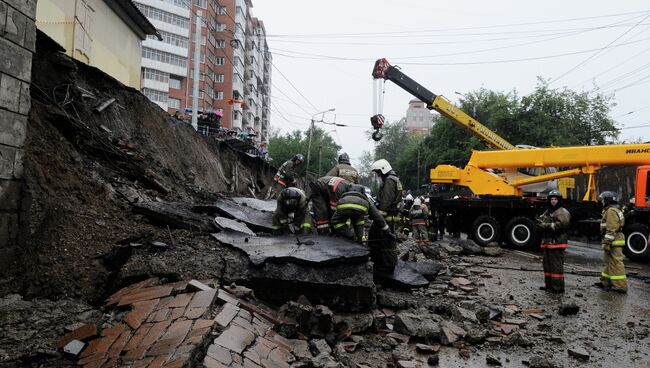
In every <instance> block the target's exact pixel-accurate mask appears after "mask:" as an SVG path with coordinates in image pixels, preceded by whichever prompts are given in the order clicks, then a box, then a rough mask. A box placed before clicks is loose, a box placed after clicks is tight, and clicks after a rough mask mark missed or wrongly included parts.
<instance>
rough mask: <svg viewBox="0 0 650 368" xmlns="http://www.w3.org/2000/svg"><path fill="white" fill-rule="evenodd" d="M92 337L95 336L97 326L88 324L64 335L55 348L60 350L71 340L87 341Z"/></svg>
mask: <svg viewBox="0 0 650 368" xmlns="http://www.w3.org/2000/svg"><path fill="white" fill-rule="evenodd" d="M94 336H97V326H96V325H94V324H91V323H89V324H86V325H83V326H81V327H79V328H77V329H76V330H74V331H72V332H70V333H69V334H67V335H65V336H64V337H63V338H62V339H61V340H60V341H59V344H58V345H57V347H59V348H62V347H64V346H66V345H68V343H69V342H70V341H72V340H79V341H87V340H88V339H89V338H90V337H94Z"/></svg>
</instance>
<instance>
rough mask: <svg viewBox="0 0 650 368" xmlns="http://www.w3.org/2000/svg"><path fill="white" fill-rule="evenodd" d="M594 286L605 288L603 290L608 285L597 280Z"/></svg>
mask: <svg viewBox="0 0 650 368" xmlns="http://www.w3.org/2000/svg"><path fill="white" fill-rule="evenodd" d="M593 286H595V287H597V288H600V289H603V290H604V289H607V286H605V284H603V283H602V282H600V281H598V282H595V283H594V285H593Z"/></svg>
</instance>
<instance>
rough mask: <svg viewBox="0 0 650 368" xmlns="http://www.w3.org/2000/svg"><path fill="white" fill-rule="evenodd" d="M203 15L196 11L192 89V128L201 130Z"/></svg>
mask: <svg viewBox="0 0 650 368" xmlns="http://www.w3.org/2000/svg"><path fill="white" fill-rule="evenodd" d="M201 14H202V12H201V11H200V10H197V11H196V27H195V31H196V33H195V34H194V86H193V88H192V128H194V130H198V129H199V79H200V77H199V74H200V71H201V28H202V27H201Z"/></svg>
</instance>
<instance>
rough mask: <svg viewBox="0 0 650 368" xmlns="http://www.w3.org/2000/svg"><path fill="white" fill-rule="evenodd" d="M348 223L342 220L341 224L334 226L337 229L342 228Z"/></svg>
mask: <svg viewBox="0 0 650 368" xmlns="http://www.w3.org/2000/svg"><path fill="white" fill-rule="evenodd" d="M347 225H348V224H347V223H345V222H341V223H340V224H334V228H335V229H340V228H342V227H344V226H347Z"/></svg>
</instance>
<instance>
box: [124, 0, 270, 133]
mask: <svg viewBox="0 0 650 368" xmlns="http://www.w3.org/2000/svg"><path fill="white" fill-rule="evenodd" d="M136 2H137V3H138V4H139V5H138V6H139V7H140V9H141V10H142V11H143V13H145V15H147V17H151V16H153V15H154V13H152V12H150V11H147V10H146V9H143V7H144V6H147V7H150V8H155V9H158V10H164V9H163V5H164V6H165V7H166V8H167V10H166V11H167V12H168V13H171V14H174V15H176V16H178V17H182V18H183V19H184V22H186V23H183V26H184V25H185V24H187V27H185V28H182V29H178V28H177V29H176V31H177V32H172V29H171V28H169V26H168V25H165V24H161V23H160V22H156V20H155V19H151V18H149V19H150V20H151V22H152V23H153V24H154V25H155V26H156V27H157V28H158V29H159V30H160V31H161V35H162V36H163V38H165V37H166V36H167V34H166V33H164V32H170V33H172V34H174V35H175V36H178V37H182V38H181V44H182V46H184V48H183V49H176V50H173V52H172V50H169V49H166V50H162V49H161V47H167V46H164V45H163V44H164V43H165V41H162V42H161V41H156V40H150V39H147V40H146V41H145V44H144V46H146V47H147V48H151V49H153V50H160V51H166V52H169V53H172V54H174V55H176V56H178V57H179V58H182V59H174V61H175V62H176V63H175V64H174V65H171V66H165V65H161V63H160V62H157V63H156V64H155V65H154V64H151V63H150V62H149V61H147V60H146V59H147V58H148V55H146V54H145V53H144V51H143V61H142V68H143V73H142V75H143V84H142V86H143V90H142V91H143V93H144V94H145V95H146V96H147V97H149V99H151V100H152V101H154V102H155V103H157V104H158V105H159V106H161V107H162V108H163V109H165V110H166V111H167V112H169V113H174V112H176V111H177V110H182V109H191V108H192V103H193V99H194V96H193V84H194V79H193V75H194V73H193V68H194V49H195V46H196V45H195V34H196V33H195V32H196V29H197V28H199V27H197V24H196V18H197V15H198V14H200V19H201V21H200V31H201V42H200V60H199V68H200V77H199V78H200V80H199V93H198V96H197V97H198V101H197V102H198V109H199V110H200V111H203V112H217V111H220V112H222V113H223V117H222V119H221V124H222V126H223V127H225V128H230V129H235V130H238V131H243V132H247V131H249V130H250V131H252V132H255V133H256V136H255V140H256V141H257V142H260V143H263V142H266V140H267V135H268V132H269V131H270V128H269V119H270V113H269V112H270V93H271V89H270V86H271V60H272V59H271V53H270V52H269V49H268V44H267V42H266V30H265V28H264V24H263V23H262V21H261V20H259V19H257V18H255V17H254V16H253V15H252V11H251V8H252V7H253V4H252V2H251V0H218V1H217V0H192V2H191V6H192V9H189V5H190V1H189V0H136ZM171 6H174V8H173V9H172V8H170V7H171ZM166 19H171V18H170V17H169V16H167V18H166ZM163 27H167V28H163ZM183 32H185V33H183ZM174 42H176V41H174ZM182 60H185V61H186V62H185V63H182V62H181V61H182ZM147 69H152V70H153V72H152V71H149V70H147ZM172 69H173V71H172ZM159 72H160V73H159ZM181 72H182V73H181ZM151 77H152V78H157V79H154V80H153V81H147V79H149V78H151ZM145 88H146V89H145ZM248 128H250V129H248Z"/></svg>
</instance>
